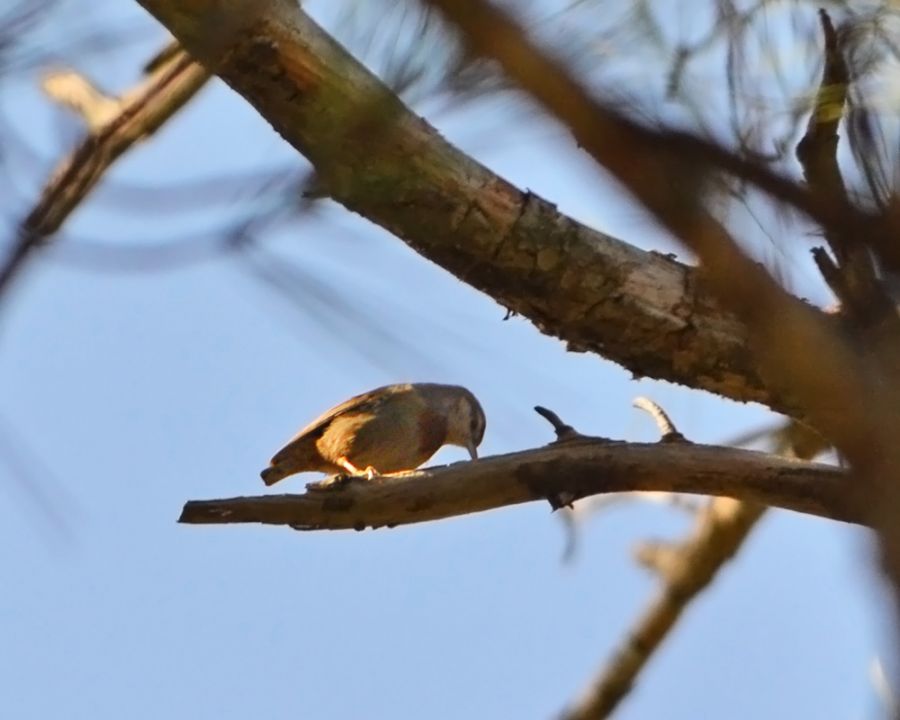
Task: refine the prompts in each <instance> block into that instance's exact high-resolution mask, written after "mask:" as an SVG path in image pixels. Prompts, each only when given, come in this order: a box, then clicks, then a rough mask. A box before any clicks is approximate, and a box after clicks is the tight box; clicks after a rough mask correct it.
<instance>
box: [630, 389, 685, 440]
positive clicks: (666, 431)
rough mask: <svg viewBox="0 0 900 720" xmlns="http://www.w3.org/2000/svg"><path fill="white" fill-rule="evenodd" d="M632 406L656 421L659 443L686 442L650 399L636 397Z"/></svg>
mask: <svg viewBox="0 0 900 720" xmlns="http://www.w3.org/2000/svg"><path fill="white" fill-rule="evenodd" d="M632 404H633V405H634V407H636V408H638V409H639V410H643V411H644V412H646V413H648V414H649V415H650V417H652V418H653V419H654V420H655V421H656V426H657V427H658V428H659V434H660V436H661V438H660V441H661V442H687V440H686V438H685V437H684V435H682V434H681V433H680V432H678V430H677V429H676V428H675V424H674V423H673V422H672V419H671V418H670V417H669V416H668V414H666V411H665V410H663V409H662V407H660V406H659V404H658V403H655V402H654V401H653V400H651V399H650V398H646V397H637V398H635V399H634V402H633V403H632Z"/></svg>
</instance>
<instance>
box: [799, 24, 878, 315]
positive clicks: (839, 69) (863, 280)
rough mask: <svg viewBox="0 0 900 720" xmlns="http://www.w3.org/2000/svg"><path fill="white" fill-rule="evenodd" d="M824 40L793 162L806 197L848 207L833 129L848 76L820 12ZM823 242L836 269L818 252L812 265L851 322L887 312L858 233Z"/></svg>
mask: <svg viewBox="0 0 900 720" xmlns="http://www.w3.org/2000/svg"><path fill="white" fill-rule="evenodd" d="M819 17H820V20H821V23H822V33H823V35H824V38H825V62H824V65H825V67H824V71H823V72H822V82H821V84H820V86H819V91H818V93H817V95H816V99H815V104H814V105H813V109H812V113H811V114H810V117H809V124H808V125H807V129H806V134H805V135H804V136H803V139H802V140H801V141H800V143H799V144H798V145H797V158H798V159H799V160H800V163H801V165H802V166H803V174H804V176H805V177H806V182H807V184H808V185H809V187H810V189H811V190H812V192H813V193H814V194H815V195H816V196H817V197H818V198H819V199H820V201H821V202H823V203H829V204H831V205H833V206H834V207H838V208H849V207H850V202H849V198H848V196H847V189H846V187H845V184H844V178H843V175H842V174H841V168H840V165H839V164H838V157H837V152H838V126H839V125H840V123H841V119H842V118H843V116H844V111H845V108H846V105H847V89H848V85H849V83H850V73H849V71H848V69H847V63H846V61H845V60H844V55H843V49H842V47H841V45H840V42H839V38H838V33H837V31H836V30H835V29H834V26H833V25H832V23H831V18H830V17H829V16H828V13H827V12H825V10H820V11H819ZM825 237H826V239H827V240H828V243H829V245H830V246H831V249H832V252H834V255H835V257H836V258H837V261H838V265H839V266H840V269H839V270H838V269H837V268H835V267H834V265H833V264H831V263H830V262H829V260H830V258H828V256H827V254H826V253H825V251H824V250H822V249H820V248H819V249H817V250H816V251H815V252H814V258H815V260H816V264H817V265H818V267H819V270H820V271H821V273H822V275H823V277H824V278H825V280H826V282H828V285H829V286H830V287H831V289H832V290H833V291H834V292H835V294H836V295H837V296H838V297H839V298H840V299H841V300H842V301H843V302H844V303H845V305H846V307H847V308H848V309H849V310H852V311H854V312H855V313H856V316H857V319H871V318H873V317H877V316H878V315H879V314H882V313H888V312H892V311H893V305H892V303H891V302H890V301H889V300H888V298H887V296H886V295H885V293H884V291H883V290H882V289H881V287H880V285H879V282H878V279H877V276H876V272H875V267H874V264H873V262H872V256H871V255H870V253H869V251H868V248H867V246H866V243H865V242H864V241H863V240H862V239H861V238H860V232H859V229H856V230H855V231H854V232H849V233H848V232H844V231H841V230H840V229H838V228H835V227H831V226H827V225H826V226H825Z"/></svg>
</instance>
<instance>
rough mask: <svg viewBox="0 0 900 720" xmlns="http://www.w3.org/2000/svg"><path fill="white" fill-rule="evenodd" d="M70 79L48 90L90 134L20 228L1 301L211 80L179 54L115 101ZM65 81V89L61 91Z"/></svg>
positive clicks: (0, 269) (0, 270)
mask: <svg viewBox="0 0 900 720" xmlns="http://www.w3.org/2000/svg"><path fill="white" fill-rule="evenodd" d="M72 77H73V76H72V75H68V76H58V77H57V78H56V81H55V82H54V81H52V80H51V82H50V86H49V87H48V88H47V90H48V92H50V93H51V94H52V95H53V96H54V97H55V98H57V99H59V98H60V94H61V93H63V91H64V94H65V95H66V103H67V104H69V105H70V106H73V107H74V108H75V109H76V110H77V111H78V112H80V113H81V114H82V115H83V117H84V118H85V121H86V123H87V124H88V127H89V132H88V135H87V137H86V138H85V139H84V141H83V142H82V143H81V145H80V146H79V147H78V148H77V149H76V150H75V151H74V152H73V153H72V154H71V155H70V156H69V157H67V158H65V159H64V160H63V161H62V162H61V163H60V164H59V165H58V166H57V168H56V169H55V170H54V172H53V174H52V176H51V177H50V180H49V181H48V183H47V185H46V186H45V187H44V189H43V191H42V192H41V197H40V198H39V199H38V202H37V203H36V204H35V206H34V207H33V208H32V210H31V211H30V212H29V213H28V216H27V217H26V218H25V220H24V221H23V222H22V224H21V226H20V227H19V231H18V235H17V237H16V240H15V242H14V244H13V245H12V248H11V249H10V252H9V255H8V256H7V257H6V259H5V260H4V261H3V263H2V266H0V296H2V295H3V293H4V292H6V290H7V289H8V288H9V286H10V283H11V282H12V280H13V278H14V277H15V276H16V275H17V274H18V272H19V271H20V270H21V268H22V267H23V265H24V263H25V261H26V260H27V259H28V258H29V256H30V255H31V254H32V252H33V251H34V250H35V249H36V248H38V247H39V246H41V245H42V244H43V243H45V242H46V241H47V240H48V239H49V238H50V236H51V235H52V234H53V233H55V232H56V231H57V230H58V229H59V228H60V226H61V225H62V223H63V222H64V221H65V219H66V218H67V217H68V216H69V215H70V214H71V213H72V211H74V210H75V208H77V207H78V205H79V204H80V203H81V202H82V200H84V199H85V198H86V197H87V195H88V193H90V191H91V190H93V189H94V187H95V186H96V185H97V183H98V182H99V181H100V179H101V178H102V177H103V175H104V173H105V172H106V171H107V170H108V169H109V167H110V166H111V165H112V164H113V163H114V162H115V161H116V160H117V159H118V158H119V157H120V156H121V155H122V154H123V153H124V152H126V151H127V150H128V149H129V148H130V147H132V146H133V145H134V144H135V143H137V142H139V141H141V140H143V139H144V138H146V137H147V136H148V135H151V134H152V133H154V132H155V131H156V130H157V129H158V128H159V127H160V126H161V125H162V124H163V123H165V121H166V120H168V119H169V118H170V117H172V115H174V114H175V113H176V112H177V111H178V110H179V109H180V108H181V107H183V106H184V104H185V103H187V102H188V100H190V99H191V98H192V97H193V96H194V95H195V94H196V93H197V91H198V90H199V89H200V88H201V87H203V85H204V84H205V83H206V81H207V80H208V79H209V77H210V75H209V73H208V72H207V71H206V70H205V69H204V68H203V67H202V66H201V65H198V64H197V63H195V62H193V61H192V60H191V59H190V57H189V56H188V55H187V54H185V53H184V51H181V52H180V53H178V54H177V55H176V56H175V57H174V58H172V59H171V60H170V61H169V62H167V63H165V64H163V65H161V66H160V67H158V68H156V69H155V70H154V72H153V74H152V75H151V76H150V77H149V78H147V79H146V80H145V81H144V82H143V83H142V84H141V85H140V86H139V87H137V88H136V89H134V90H132V91H130V92H129V93H128V94H127V95H125V96H123V97H122V98H121V99H120V100H119V101H113V100H111V99H109V98H100V97H99V96H97V95H96V93H94V94H91V93H90V92H89V90H88V87H87V86H86V84H85V83H83V82H82V83H80V84H77V85H73V82H72ZM64 78H67V80H66V82H65V83H64V84H65V87H61V86H60V85H61V82H62V81H63V80H64ZM101 100H102V101H105V102H101ZM101 105H102V108H101ZM114 106H115V107H114Z"/></svg>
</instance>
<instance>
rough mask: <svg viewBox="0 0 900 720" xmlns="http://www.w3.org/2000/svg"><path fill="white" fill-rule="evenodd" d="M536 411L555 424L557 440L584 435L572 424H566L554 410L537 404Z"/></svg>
mask: <svg viewBox="0 0 900 720" xmlns="http://www.w3.org/2000/svg"><path fill="white" fill-rule="evenodd" d="M534 411H535V412H536V413H537V414H538V415H540V416H541V417H542V418H544V419H545V420H547V422H549V423H550V424H551V425H552V426H553V430H554V431H555V432H556V439H557V440H571V439H572V438H577V437H583V436H582V435H581V433H579V432H578V431H577V430H576V429H575V428H573V427H572V426H571V425H566V423H564V422H563V421H562V420H560V418H559V415H557V414H556V413H555V412H553V411H552V410H548V409H547V408H545V407H541V406H540V405H535V406H534Z"/></svg>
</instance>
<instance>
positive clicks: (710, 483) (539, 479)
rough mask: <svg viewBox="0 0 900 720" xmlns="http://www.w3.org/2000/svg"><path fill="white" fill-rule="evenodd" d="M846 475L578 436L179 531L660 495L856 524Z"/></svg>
mask: <svg viewBox="0 0 900 720" xmlns="http://www.w3.org/2000/svg"><path fill="white" fill-rule="evenodd" d="M847 477H848V476H847V473H846V472H845V471H844V470H843V469H841V468H836V467H831V466H828V465H820V464H816V463H807V462H800V461H794V460H787V459H784V458H779V457H775V456H772V455H766V454H763V453H757V452H751V451H748V450H737V449H734V448H723V447H714V446H709V445H693V444H681V443H673V444H662V443H652V444H631V443H624V442H611V441H609V440H605V439H597V438H589V437H584V438H582V439H579V440H570V441H564V442H561V443H554V444H553V445H549V446H547V447H544V448H537V449H534V450H526V451H524V452H519V453H512V454H509V455H497V456H494V457H490V458H484V459H482V460H478V461H476V462H465V463H457V464H455V465H449V466H445V467H436V468H430V469H426V470H419V471H416V472H411V473H403V474H397V475H389V476H384V477H383V478H381V479H380V480H379V481H377V482H365V481H356V482H350V483H348V484H346V485H345V486H343V487H340V488H338V489H335V490H333V491H313V492H307V493H306V494H303V495H268V496H262V497H238V498H230V499H223V500H197V501H191V502H188V503H187V504H186V505H185V506H184V511H183V513H182V515H181V518H180V522H185V523H200V524H203V523H214V524H228V523H265V524H272V525H291V526H297V527H299V528H302V529H309V530H318V529H321V530H325V529H328V530H341V529H349V528H357V529H363V528H366V527H373V528H377V527H384V526H388V527H392V526H394V525H406V524H410V523H418V522H428V521H431V520H438V519H441V518H446V517H453V516H456V515H466V514H469V513H474V512H482V511H485V510H491V509H494V508H499V507H505V506H507V505H516V504H518V503H524V502H531V501H534V500H546V499H548V498H554V497H571V498H572V499H575V500H577V499H579V498H583V497H587V496H589V495H595V494H601V493H613V492H623V491H629V490H660V491H666V492H679V493H690V494H702V495H723V496H728V497H734V498H739V499H743V500H751V501H753V502H758V503H764V504H767V505H772V506H774V507H779V508H784V509H787V510H795V511H797V512H802V513H807V514H811V515H817V516H820V517H827V518H831V519H834V520H842V521H846V522H859V520H860V518H859V517H857V516H855V515H853V514H852V511H851V509H849V508H848V507H847V503H846V502H845V496H846V488H845V482H846V481H847Z"/></svg>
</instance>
